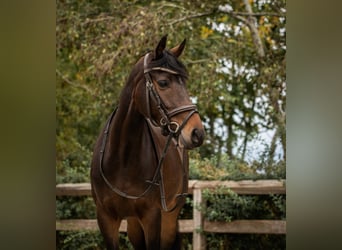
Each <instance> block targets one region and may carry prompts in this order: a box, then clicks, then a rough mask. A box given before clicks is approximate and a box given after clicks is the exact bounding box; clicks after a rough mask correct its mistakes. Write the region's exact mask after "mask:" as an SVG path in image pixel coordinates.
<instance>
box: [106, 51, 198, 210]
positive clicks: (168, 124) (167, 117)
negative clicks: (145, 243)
mask: <svg viewBox="0 0 342 250" xmlns="http://www.w3.org/2000/svg"><path fill="white" fill-rule="evenodd" d="M148 56H149V54H146V55H145V58H144V75H145V79H146V105H147V110H148V117H145V119H146V121H147V124H148V127H149V129H150V132H151V137H152V141H153V143H154V145H155V142H154V139H153V136H152V131H151V130H152V129H151V126H152V125H151V123H152V124H153V125H154V126H159V127H163V128H167V132H168V137H167V140H166V143H165V145H164V148H163V151H162V154H161V156H160V158H159V161H158V165H157V168H156V170H155V172H154V174H153V178H152V180H146V182H147V183H149V185H148V187H147V188H146V189H145V190H144V191H143V192H142V193H140V194H139V195H130V194H128V193H125V192H123V191H121V190H120V189H118V188H116V187H114V186H113V185H112V184H111V183H110V182H109V180H108V179H107V178H106V177H105V175H104V172H103V157H104V153H105V147H106V143H107V139H108V134H109V128H110V124H111V122H112V120H113V117H114V115H115V113H116V110H117V108H116V109H115V110H114V111H113V112H112V114H111V116H110V118H109V120H108V122H107V124H106V127H105V130H104V136H103V140H102V144H101V149H100V173H101V176H102V178H103V180H104V181H105V183H106V184H107V186H108V187H109V188H110V189H111V190H112V191H113V192H114V193H116V194H117V195H119V196H121V197H124V198H127V199H132V200H137V199H140V198H142V197H144V196H145V195H146V194H147V193H148V192H149V191H150V190H151V189H152V187H153V186H155V185H157V186H159V189H160V199H161V205H162V208H163V210H164V211H165V212H171V211H173V210H174V209H175V208H176V206H177V203H176V204H175V205H174V206H173V207H172V208H168V206H167V204H166V196H165V188H164V180H163V162H164V159H165V156H166V153H167V150H168V148H169V146H170V144H171V141H172V138H176V140H177V141H178V136H179V134H180V132H181V131H182V129H183V128H184V126H185V124H186V123H187V122H188V120H189V119H190V118H191V116H192V115H193V114H195V113H197V112H198V111H197V108H196V105H184V106H181V107H178V108H175V109H173V110H171V111H168V110H167V109H166V108H165V105H164V104H163V102H162V99H161V97H160V96H159V94H158V92H157V91H156V89H155V88H154V86H153V82H152V79H151V76H150V74H149V72H151V71H164V72H168V73H170V74H175V75H178V73H177V72H176V71H173V70H171V69H168V68H163V67H153V68H147V59H148ZM179 80H180V81H181V78H180V77H179ZM151 94H152V96H153V97H154V98H155V100H156V102H157V109H158V111H159V113H160V115H161V117H162V118H161V119H160V121H159V125H158V123H157V122H156V121H154V120H152V119H150V118H152V117H151V107H150V96H151ZM188 111H190V112H189V114H188V115H187V116H186V117H185V119H184V120H183V122H182V124H181V125H179V124H178V123H177V122H175V121H171V118H172V117H174V116H176V115H178V114H180V113H183V112H188ZM156 154H157V155H158V153H157V152H156ZM181 158H182V165H183V171H184V172H185V166H184V161H183V160H184V155H183V156H182V157H181ZM185 182H186V180H185V176H183V186H182V190H183V191H182V192H183V193H181V194H176V198H179V197H182V196H186V195H187V193H185V189H186V185H187V183H185Z"/></svg>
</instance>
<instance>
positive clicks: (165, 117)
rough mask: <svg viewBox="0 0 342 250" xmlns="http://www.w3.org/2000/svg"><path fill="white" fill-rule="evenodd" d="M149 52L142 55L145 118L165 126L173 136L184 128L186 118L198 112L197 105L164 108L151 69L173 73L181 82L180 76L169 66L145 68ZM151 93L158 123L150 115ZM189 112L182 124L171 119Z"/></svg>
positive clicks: (154, 123)
mask: <svg viewBox="0 0 342 250" xmlns="http://www.w3.org/2000/svg"><path fill="white" fill-rule="evenodd" d="M149 55H150V54H149V53H148V54H146V55H145V57H144V75H145V79H146V106H147V107H146V108H147V118H149V119H150V120H151V122H152V123H153V125H155V126H160V127H162V128H164V131H165V128H166V130H167V131H168V132H169V133H172V134H173V135H174V136H178V135H179V133H180V132H181V131H182V129H183V128H184V126H185V124H186V123H187V122H188V120H189V119H190V118H191V116H192V115H193V114H195V113H198V111H197V107H196V105H193V104H190V105H183V106H181V107H178V108H175V109H172V110H170V111H168V110H167V109H166V106H165V105H164V102H163V101H162V99H161V97H160V95H159V94H158V92H157V91H156V89H155V88H154V85H153V81H152V78H151V75H150V72H151V71H163V72H167V73H170V74H173V75H178V80H179V82H180V83H181V84H182V78H181V77H180V76H179V73H178V72H176V71H174V70H171V69H169V68H164V67H152V68H147V60H148V57H149ZM151 95H152V96H153V97H154V99H155V101H156V106H157V109H158V111H159V113H160V116H161V119H160V121H159V124H158V123H157V122H156V121H155V120H153V119H152V116H151V106H150V98H151ZM188 111H190V112H189V114H188V115H187V116H186V117H185V119H184V120H183V122H182V124H181V125H179V124H178V123H177V122H175V121H172V120H171V119H172V117H174V116H176V115H178V114H181V113H184V112H188Z"/></svg>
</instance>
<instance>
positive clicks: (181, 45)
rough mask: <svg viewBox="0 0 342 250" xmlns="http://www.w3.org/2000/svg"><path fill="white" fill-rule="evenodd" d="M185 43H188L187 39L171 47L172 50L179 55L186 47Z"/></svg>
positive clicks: (175, 54)
mask: <svg viewBox="0 0 342 250" xmlns="http://www.w3.org/2000/svg"><path fill="white" fill-rule="evenodd" d="M185 43H186V39H184V40H183V42H182V43H181V44H179V45H178V46H176V47H174V48H172V49H170V52H171V53H172V54H173V55H174V56H175V57H179V56H180V55H181V54H182V52H183V50H184V47H185Z"/></svg>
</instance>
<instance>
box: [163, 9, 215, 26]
mask: <svg viewBox="0 0 342 250" xmlns="http://www.w3.org/2000/svg"><path fill="white" fill-rule="evenodd" d="M214 13H215V11H212V12H206V13H197V14H193V15H190V16H185V17H182V18H179V19H176V20H173V21H172V22H170V23H169V25H173V24H175V23H179V22H182V21H185V20H188V19H192V18H197V17H202V16H210V15H212V14H214Z"/></svg>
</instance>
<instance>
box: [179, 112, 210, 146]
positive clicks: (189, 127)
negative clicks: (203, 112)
mask: <svg viewBox="0 0 342 250" xmlns="http://www.w3.org/2000/svg"><path fill="white" fill-rule="evenodd" d="M204 137H205V131H204V128H203V125H202V121H201V119H200V117H199V115H198V114H197V113H196V114H194V115H193V116H192V117H191V118H190V119H189V121H188V122H187V123H186V125H185V126H184V128H183V129H182V131H181V132H180V135H179V143H180V144H181V145H183V146H184V148H186V149H193V148H196V147H199V146H201V145H202V144H203V141H204Z"/></svg>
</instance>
